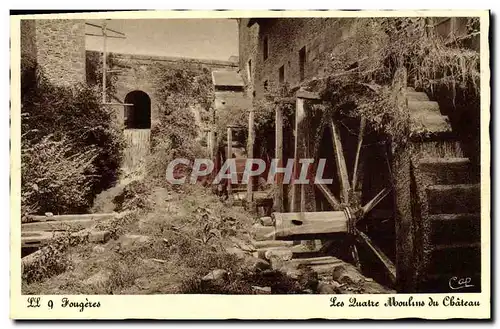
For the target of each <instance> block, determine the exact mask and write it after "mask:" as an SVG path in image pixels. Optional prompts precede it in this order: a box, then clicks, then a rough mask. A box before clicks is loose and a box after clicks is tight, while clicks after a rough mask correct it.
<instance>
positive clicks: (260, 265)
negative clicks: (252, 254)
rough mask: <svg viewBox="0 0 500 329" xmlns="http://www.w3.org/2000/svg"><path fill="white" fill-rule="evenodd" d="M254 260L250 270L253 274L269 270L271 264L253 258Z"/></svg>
mask: <svg viewBox="0 0 500 329" xmlns="http://www.w3.org/2000/svg"><path fill="white" fill-rule="evenodd" d="M254 259H255V262H254V264H253V266H252V270H254V271H255V272H261V271H264V270H269V269H271V264H269V262H266V261H265V260H263V259H260V258H254Z"/></svg>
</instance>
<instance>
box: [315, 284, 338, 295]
mask: <svg viewBox="0 0 500 329" xmlns="http://www.w3.org/2000/svg"><path fill="white" fill-rule="evenodd" d="M333 282H335V281H333ZM335 283H336V285H335V284H330V283H326V282H320V283H319V284H318V293H319V294H322V295H331V294H337V293H339V287H340V285H339V284H338V283H337V282H335Z"/></svg>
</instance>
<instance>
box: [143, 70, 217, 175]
mask: <svg viewBox="0 0 500 329" xmlns="http://www.w3.org/2000/svg"><path fill="white" fill-rule="evenodd" d="M155 69H156V72H155V76H156V77H157V81H156V84H157V86H159V87H158V89H157V90H156V91H155V96H156V99H157V101H158V107H159V108H158V122H157V123H156V125H155V126H153V127H152V129H151V155H150V157H149V159H148V161H147V162H148V165H147V167H148V168H147V170H148V177H149V178H150V179H153V180H155V181H157V182H158V181H159V182H160V183H161V182H165V170H166V169H167V165H168V163H169V162H170V161H171V160H173V159H175V158H187V159H194V158H195V157H197V156H200V155H202V154H203V153H202V147H201V144H200V143H199V142H198V140H197V137H198V133H199V131H200V128H201V127H198V126H197V123H196V120H195V116H194V114H193V110H192V109H193V108H195V107H196V106H199V107H201V108H202V111H203V112H206V113H208V112H209V111H210V105H211V103H212V100H213V90H212V82H211V77H210V71H209V70H208V69H201V70H199V71H196V70H191V69H187V68H182V67H181V68H177V69H168V70H165V69H163V68H161V67H156V68H155ZM204 117H205V118H206V117H208V115H204ZM160 185H164V184H160Z"/></svg>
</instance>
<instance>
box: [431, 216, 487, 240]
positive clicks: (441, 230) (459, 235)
mask: <svg viewBox="0 0 500 329" xmlns="http://www.w3.org/2000/svg"><path fill="white" fill-rule="evenodd" d="M429 220H430V221H431V232H430V243H431V244H433V245H440V244H444V245H452V244H455V243H474V242H481V215H480V214H479V213H474V214H439V215H431V216H429Z"/></svg>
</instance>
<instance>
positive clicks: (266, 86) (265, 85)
mask: <svg viewBox="0 0 500 329" xmlns="http://www.w3.org/2000/svg"><path fill="white" fill-rule="evenodd" d="M268 89H269V86H268V82H267V80H266V81H264V91H268Z"/></svg>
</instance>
